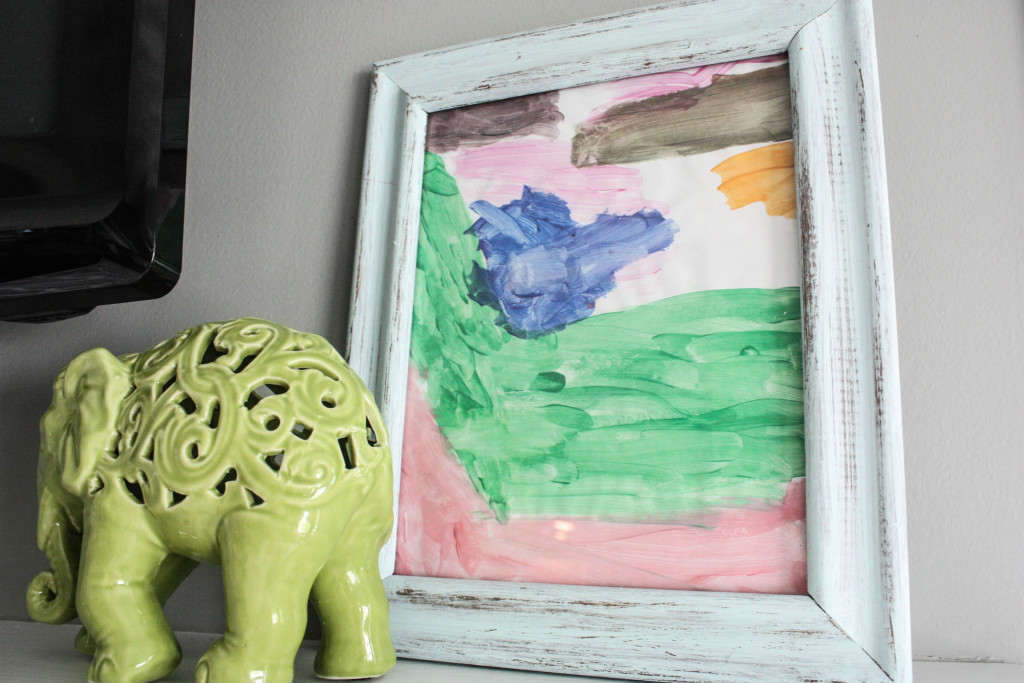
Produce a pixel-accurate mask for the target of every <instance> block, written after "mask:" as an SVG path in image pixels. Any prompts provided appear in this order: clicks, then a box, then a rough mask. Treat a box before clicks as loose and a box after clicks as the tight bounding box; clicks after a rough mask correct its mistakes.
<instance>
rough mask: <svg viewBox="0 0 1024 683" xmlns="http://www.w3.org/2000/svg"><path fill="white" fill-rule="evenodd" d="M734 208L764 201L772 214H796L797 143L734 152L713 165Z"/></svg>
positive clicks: (713, 169)
mask: <svg viewBox="0 0 1024 683" xmlns="http://www.w3.org/2000/svg"><path fill="white" fill-rule="evenodd" d="M711 170H712V171H714V172H715V173H717V174H718V175H720V176H722V184H721V185H719V186H718V190H719V191H720V192H721V193H722V194H724V195H725V199H726V201H727V202H728V204H729V208H730V209H734V210H735V209H739V208H742V207H744V206H747V205H748V204H753V203H754V202H764V207H765V211H766V212H767V213H768V215H769V216H785V217H786V218H795V217H796V182H795V181H794V179H793V143H792V142H779V143H776V144H774V145H765V146H764V147H756V148H754V149H751V150H748V151H746V152H740V153H739V154H734V155H732V156H731V157H729V158H728V159H726V160H725V161H723V162H722V163H720V164H718V165H717V166H715V167H714V168H712V169H711Z"/></svg>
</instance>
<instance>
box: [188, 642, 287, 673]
mask: <svg viewBox="0 0 1024 683" xmlns="http://www.w3.org/2000/svg"><path fill="white" fill-rule="evenodd" d="M247 654H248V653H246V652H243V651H241V650H240V649H238V648H232V647H229V646H228V645H227V644H226V643H225V641H224V639H223V638H222V639H220V640H218V641H217V642H216V643H214V644H213V646H212V647H210V649H209V650H207V651H206V654H204V655H203V656H202V657H201V658H200V660H199V664H198V665H196V683H221V682H222V681H223V682H227V681H246V683H250V682H253V683H291V682H292V680H293V675H294V668H295V667H294V665H295V656H294V654H293V655H292V657H291V658H278V659H277V661H273V660H271V659H268V658H267V656H266V654H262V656H261V655H260V654H259V653H257V655H256V656H255V657H254V656H252V654H248V656H247Z"/></svg>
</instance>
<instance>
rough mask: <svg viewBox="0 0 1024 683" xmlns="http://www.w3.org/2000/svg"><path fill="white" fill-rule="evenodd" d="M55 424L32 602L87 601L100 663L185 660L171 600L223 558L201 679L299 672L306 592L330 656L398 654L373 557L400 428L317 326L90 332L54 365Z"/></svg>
mask: <svg viewBox="0 0 1024 683" xmlns="http://www.w3.org/2000/svg"><path fill="white" fill-rule="evenodd" d="M41 435H42V446H41V449H40V462H39V530H38V541H39V547H40V548H41V549H42V550H44V551H45V552H46V554H47V557H48V558H49V560H50V563H51V565H52V567H53V571H47V572H43V573H41V574H39V575H38V576H37V577H36V578H35V579H34V580H33V581H32V584H31V586H30V587H29V591H28V608H29V613H30V614H31V615H32V617H33V618H34V619H37V620H39V621H43V622H47V623H63V622H65V621H67V620H69V619H71V618H73V617H74V616H75V615H76V613H77V614H78V616H80V617H81V619H82V623H83V624H84V628H83V630H82V631H81V632H80V633H79V636H78V638H77V640H76V642H75V645H76V647H78V648H79V649H81V650H83V651H85V652H87V653H92V654H93V662H92V667H91V668H90V670H89V680H90V681H94V682H96V683H108V682H112V681H116V682H127V681H133V682H134V681H151V680H155V679H157V678H161V677H163V676H165V675H167V674H168V673H170V672H171V671H172V670H173V669H174V668H175V667H176V666H177V664H178V662H179V661H180V658H181V650H180V647H179V645H178V643H177V641H176V640H175V637H174V634H173V633H172V631H171V629H170V627H169V626H168V624H167V621H166V619H165V618H164V615H163V612H162V609H161V606H162V604H163V603H164V602H165V601H166V600H167V598H168V597H169V596H170V595H171V593H172V592H173V591H174V589H175V588H177V586H178V585H179V584H180V583H181V582H182V581H183V580H184V579H185V577H186V576H188V574H189V573H190V572H191V571H192V569H193V568H195V566H196V564H197V562H198V561H200V560H204V561H207V562H214V563H217V564H220V565H222V567H223V574H224V592H225V598H226V602H227V605H226V607H227V632H226V634H225V636H224V637H223V638H222V639H221V640H219V641H217V643H215V644H214V645H213V647H211V648H210V650H209V651H208V652H207V653H206V654H205V655H204V656H203V657H202V659H201V660H200V662H199V666H198V667H197V669H196V679H197V681H200V683H205V682H207V681H209V682H214V683H221V682H225V683H227V682H231V681H247V682H252V681H261V682H262V683H277V682H280V683H285V682H288V681H291V680H292V677H293V674H292V669H293V663H294V658H295V653H296V651H297V649H298V647H299V643H300V641H301V639H302V635H303V631H304V628H305V624H306V601H307V598H309V597H310V596H311V597H312V600H313V603H314V605H315V607H316V610H317V613H318V614H319V616H320V620H321V621H322V623H323V634H324V635H323V641H322V642H321V645H320V650H319V652H318V654H317V658H316V664H315V668H316V673H317V674H318V675H320V676H322V677H325V678H359V677H368V676H377V675H380V674H382V673H384V672H385V671H387V670H389V669H390V668H391V667H392V666H393V665H394V661H395V652H394V648H393V646H392V644H391V639H390V635H389V632H388V606H387V599H386V596H385V594H384V589H383V586H382V584H381V580H380V576H379V573H378V569H377V556H378V554H379V552H380V548H381V546H382V545H383V544H384V542H385V541H386V540H387V537H388V536H389V535H390V532H391V526H392V473H391V453H390V449H389V447H388V435H387V431H386V429H385V427H384V424H383V423H382V421H381V417H380V413H379V412H378V410H377V407H376V405H375V404H374V401H373V398H372V396H371V395H370V393H369V392H368V391H367V389H366V387H365V385H364V384H363V383H362V381H360V379H359V378H358V377H357V376H356V375H355V373H353V372H352V370H351V369H350V368H349V367H348V365H347V364H346V363H345V362H344V360H342V358H341V357H340V356H339V355H338V353H337V351H335V350H334V349H333V348H332V347H331V346H330V344H328V343H327V342H326V341H325V340H324V339H322V338H321V337H318V336H316V335H312V334H302V333H298V332H295V331H293V330H290V329H288V328H285V327H282V326H280V325H275V324H273V323H269V322H266V321H263V320H256V319H253V318H240V319H236V320H230V321H227V322H223V323H209V324H206V325H200V326H198V327H193V328H190V329H188V330H185V331H184V332H182V333H180V334H179V335H177V336H176V337H174V338H173V339H170V340H168V341H166V342H164V343H162V344H160V345H158V346H156V347H154V348H153V349H150V350H149V351H146V352H143V353H140V354H133V355H128V356H122V357H120V358H118V357H115V356H113V355H112V354H110V353H109V352H108V351H106V350H105V349H92V350H90V351H86V352H85V353H83V354H81V355H79V356H78V357H77V358H75V359H74V360H73V361H71V363H70V364H68V366H67V367H66V368H64V369H63V370H62V371H61V372H60V374H59V375H58V376H57V380H56V382H55V384H54V391H53V403H52V404H51V405H50V408H49V409H48V410H47V411H46V413H45V414H44V416H43V419H42V423H41ZM76 607H77V610H76Z"/></svg>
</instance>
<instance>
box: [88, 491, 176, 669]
mask: <svg viewBox="0 0 1024 683" xmlns="http://www.w3.org/2000/svg"><path fill="white" fill-rule="evenodd" d="M146 514H147V512H146V510H145V509H144V508H141V507H140V506H138V505H137V504H135V503H133V502H129V501H128V500H127V499H126V497H124V496H121V495H120V494H119V493H118V492H117V491H111V492H110V493H109V494H108V495H106V496H105V497H104V498H102V499H99V498H98V499H96V500H95V501H94V502H93V505H92V507H91V509H90V511H89V514H88V516H87V519H86V525H85V536H84V539H83V544H82V559H81V568H80V571H79V577H78V597H77V607H78V614H79V616H80V617H81V618H82V623H83V624H84V625H85V628H86V629H88V632H89V635H90V636H91V637H92V638H93V639H94V640H95V654H94V655H93V660H92V666H91V667H90V669H89V681H91V682H92V683H136V682H138V683H142V682H143V681H152V680H155V679H157V678H161V677H163V676H166V675H167V674H169V673H170V672H171V671H173V670H174V668H175V667H176V666H178V663H179V662H180V661H181V648H180V646H179V645H178V641H177V640H176V639H175V637H174V633H173V632H172V631H171V627H170V625H168V623H167V619H166V618H165V617H164V613H163V610H162V609H161V606H160V600H159V598H158V597H157V592H156V589H155V586H154V581H155V579H156V576H157V573H158V570H159V567H160V565H161V563H162V562H163V560H164V558H165V557H166V556H167V549H166V548H165V547H164V546H163V544H162V543H160V542H159V540H158V539H157V538H156V537H155V535H154V534H153V533H152V531H151V529H150V528H149V527H148V525H146V524H145V523H144V519H145V517H144V516H145V515H146Z"/></svg>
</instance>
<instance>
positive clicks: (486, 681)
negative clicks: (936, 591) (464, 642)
mask: <svg viewBox="0 0 1024 683" xmlns="http://www.w3.org/2000/svg"><path fill="white" fill-rule="evenodd" d="M78 628H79V627H78V626H46V625H44V624H35V623H26V622H19V621H5V622H0V681H3V682H7V681H11V682H12V683H13V682H14V681H17V682H18V683H56V682H58V681H59V682H60V683H73V682H74V681H84V680H85V672H86V670H87V669H88V667H89V658H88V657H86V656H85V655H83V654H81V653H79V652H78V651H76V650H75V649H74V647H73V646H72V642H73V641H74V638H75V633H77V632H78ZM216 638H217V636H214V635H210V634H205V633H179V634H178V640H179V641H180V642H181V647H182V650H183V651H184V659H183V660H182V663H181V666H179V667H178V669H177V670H176V671H175V672H174V674H173V675H171V676H169V677H167V678H164V679H161V680H163V681H168V682H180V683H192V681H194V680H195V678H194V674H193V670H194V669H195V665H196V661H197V660H198V659H199V657H200V655H202V653H203V652H204V651H205V650H206V648H208V647H209V646H210V645H211V644H212V643H213V641H214V640H216ZM315 653H316V645H315V643H304V644H303V646H302V649H301V650H300V651H299V656H298V657H297V659H296V662H295V681H296V683H313V682H314V681H315V682H317V683H322V680H321V679H319V678H316V677H315V676H314V675H313V655H314V654H315ZM380 680H381V681H382V682H384V683H434V682H436V683H442V682H443V683H519V682H522V683H555V682H556V681H558V682H559V683H597V682H599V681H607V680H608V679H600V678H584V677H581V676H557V675H552V674H538V673H530V672H525V671H509V670H503V669H482V668H478V667H472V666H458V665H454V664H437V663H433V662H417V661H412V660H407V659H403V660H399V662H398V666H396V667H395V668H394V669H393V670H392V671H391V672H389V673H388V674H387V675H386V676H384V677H383V678H381V679H380ZM914 680H915V681H917V683H1024V667H1022V666H1016V665H1013V664H975V663H961V662H955V663H951V662H915V663H914Z"/></svg>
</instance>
